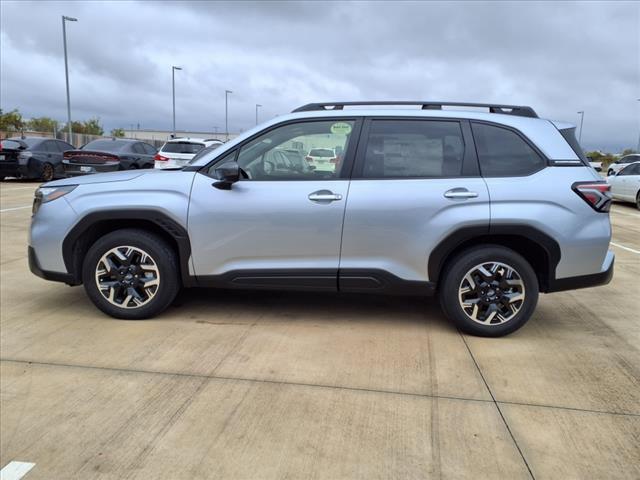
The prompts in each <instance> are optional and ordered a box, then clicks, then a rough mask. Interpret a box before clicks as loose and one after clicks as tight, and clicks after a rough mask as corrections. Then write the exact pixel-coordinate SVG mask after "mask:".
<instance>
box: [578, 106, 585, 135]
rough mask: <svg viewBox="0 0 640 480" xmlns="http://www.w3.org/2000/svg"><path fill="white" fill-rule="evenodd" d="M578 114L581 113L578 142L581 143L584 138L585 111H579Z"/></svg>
mask: <svg viewBox="0 0 640 480" xmlns="http://www.w3.org/2000/svg"><path fill="white" fill-rule="evenodd" d="M578 115H580V132H579V133H578V143H581V140H582V124H583V122H584V111H582V110H581V111H579V112H578Z"/></svg>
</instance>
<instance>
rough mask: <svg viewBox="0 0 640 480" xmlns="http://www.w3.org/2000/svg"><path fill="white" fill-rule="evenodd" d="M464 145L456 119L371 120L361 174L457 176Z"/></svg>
mask: <svg viewBox="0 0 640 480" xmlns="http://www.w3.org/2000/svg"><path fill="white" fill-rule="evenodd" d="M464 148H465V147H464V140H463V138H462V130H461V128H460V124H459V123H458V122H442V121H432V120H374V121H373V122H371V128H370V129H369V136H368V139H367V148H366V151H365V156H364V164H363V170H362V176H363V177H365V178H385V177H386V178H421V177H451V176H459V175H460V174H461V172H462V160H463V158H464Z"/></svg>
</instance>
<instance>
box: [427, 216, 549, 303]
mask: <svg viewBox="0 0 640 480" xmlns="http://www.w3.org/2000/svg"><path fill="white" fill-rule="evenodd" d="M482 244H492V245H500V246H503V247H506V248H510V249H512V250H514V251H515V252H517V253H519V254H520V255H522V256H523V257H524V258H525V259H526V260H527V262H529V264H530V265H531V267H532V268H533V270H534V271H535V272H536V276H537V277H538V283H539V285H540V291H541V292H547V291H548V290H549V288H550V286H551V285H552V284H553V281H554V280H555V272H556V267H557V265H558V263H559V262H560V255H561V254H560V246H559V245H558V242H556V241H555V240H554V239H553V238H551V237H550V236H549V235H547V234H546V233H544V232H542V231H540V230H538V229H537V228H534V227H531V226H529V225H495V226H490V227H465V228H461V229H458V230H456V231H454V232H453V233H451V234H449V235H448V236H447V237H445V238H444V239H442V240H441V241H440V243H438V245H437V246H436V248H434V249H433V251H432V252H431V254H430V255H429V260H428V273H429V280H430V281H432V282H438V283H439V280H440V277H441V275H442V272H443V271H445V269H446V266H447V263H448V262H450V261H451V260H452V259H453V258H454V257H455V256H456V255H457V254H458V253H460V252H462V251H463V250H466V249H468V248H470V247H475V246H478V245H482Z"/></svg>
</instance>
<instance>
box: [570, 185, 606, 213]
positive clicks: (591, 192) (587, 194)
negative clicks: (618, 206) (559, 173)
mask: <svg viewBox="0 0 640 480" xmlns="http://www.w3.org/2000/svg"><path fill="white" fill-rule="evenodd" d="M571 189H572V190H573V191H574V192H576V193H577V194H578V196H579V197H580V198H582V199H583V200H584V201H585V202H587V203H588V204H589V206H590V207H591V208H593V209H594V210H595V211H596V212H608V211H609V208H611V194H610V193H609V191H610V190H611V186H610V185H609V184H608V183H606V182H576V183H574V184H573V185H572V186H571Z"/></svg>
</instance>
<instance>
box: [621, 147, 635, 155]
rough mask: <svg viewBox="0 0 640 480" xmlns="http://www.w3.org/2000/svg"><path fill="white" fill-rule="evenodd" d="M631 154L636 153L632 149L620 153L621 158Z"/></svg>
mask: <svg viewBox="0 0 640 480" xmlns="http://www.w3.org/2000/svg"><path fill="white" fill-rule="evenodd" d="M632 153H636V151H635V150H634V149H633V148H625V149H624V150H623V151H622V156H625V155H631V154H632Z"/></svg>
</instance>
